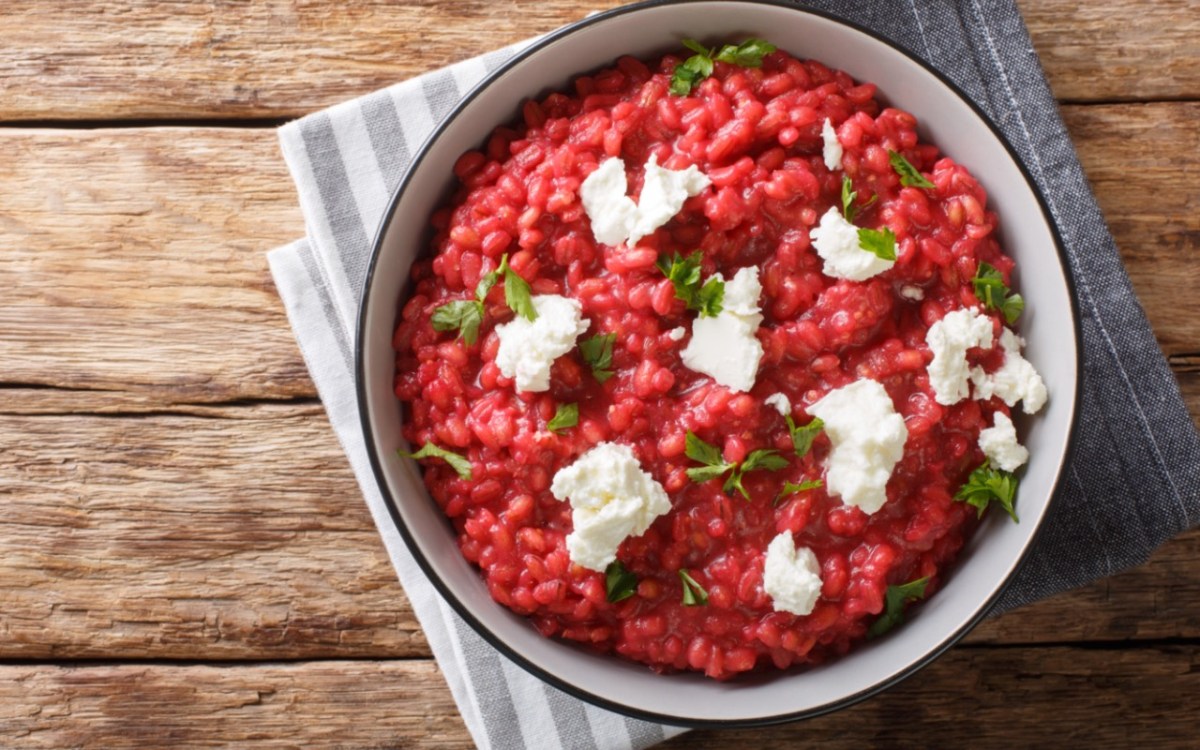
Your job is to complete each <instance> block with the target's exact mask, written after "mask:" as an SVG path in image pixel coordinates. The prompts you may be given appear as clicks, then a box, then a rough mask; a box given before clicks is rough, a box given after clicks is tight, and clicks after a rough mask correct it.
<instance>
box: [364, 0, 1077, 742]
mask: <svg viewBox="0 0 1200 750" xmlns="http://www.w3.org/2000/svg"><path fill="white" fill-rule="evenodd" d="M691 1H692V0H642V1H641V2H637V3H632V4H630V5H624V6H621V7H617V8H612V9H610V10H606V11H602V12H599V13H594V14H591V15H588V16H586V17H585V18H581V19H579V20H578V21H574V22H572V23H569V24H567V25H565V26H562V27H560V28H558V29H555V30H554V31H552V32H550V33H548V34H546V35H544V36H542V37H540V38H538V39H537V40H536V41H534V42H532V43H530V44H529V45H528V46H526V47H525V48H523V49H521V50H520V51H519V52H517V53H516V54H514V55H513V56H512V57H510V58H509V59H508V60H506V61H504V63H502V64H501V65H500V66H499V67H497V68H496V69H495V70H493V71H492V72H491V73H488V74H487V75H486V76H484V77H483V78H482V79H481V80H480V81H479V82H478V83H477V84H475V85H474V86H473V87H472V88H471V90H470V91H468V92H467V93H466V94H465V95H464V96H463V97H461V98H460V99H459V101H458V102H457V103H456V104H455V105H454V107H453V108H451V109H450V111H449V112H447V113H446V115H445V116H444V117H442V118H441V119H440V120H439V121H438V123H437V124H436V125H435V126H434V128H433V130H432V131H431V132H430V133H429V135H428V136H427V137H426V138H425V140H424V141H423V142H422V143H421V147H420V148H419V149H418V150H417V151H416V152H415V154H414V155H413V158H412V161H411V163H410V164H409V165H408V168H407V169H406V170H405V172H404V175H403V176H402V177H401V179H400V182H399V183H398V184H397V185H396V187H395V189H394V190H393V191H392V195H391V197H390V198H389V199H388V204H387V208H386V209H385V211H384V213H383V216H382V217H381V218H380V221H379V227H378V229H377V230H376V234H375V238H374V240H373V241H372V244H371V257H370V260H369V263H368V265H367V272H366V277H365V278H364V280H363V285H362V294H361V295H360V300H361V301H360V302H359V308H358V315H357V316H356V325H357V329H356V331H355V337H354V383H355V392H356V401H357V406H358V412H359V425H360V427H361V429H362V433H363V438H364V443H365V444H366V449H367V456H368V458H369V460H370V464H371V471H372V473H373V475H374V478H375V481H376V484H377V485H378V488H379V492H380V495H381V496H382V497H383V500H384V504H385V505H386V506H387V509H388V515H389V516H390V517H391V520H392V523H393V525H394V526H395V527H396V530H397V531H398V532H399V534H400V536H401V538H402V539H403V540H404V543H405V545H406V546H407V547H408V550H409V552H411V553H412V556H413V558H414V559H415V560H416V562H417V564H418V566H420V568H421V571H422V572H423V573H424V574H425V577H426V578H427V579H428V580H429V582H430V583H432V584H433V586H434V588H435V589H436V590H437V592H438V594H439V595H440V596H441V597H442V598H443V599H444V600H445V601H446V602H447V603H448V604H449V605H450V606H451V607H452V608H453V609H454V611H455V613H457V614H458V616H459V617H461V618H462V619H463V620H464V621H465V622H466V623H467V624H468V625H469V626H470V627H471V628H472V629H473V630H474V631H475V632H476V633H478V634H479V636H480V637H482V638H483V639H484V640H485V641H486V642H487V643H488V644H489V645H491V646H492V647H493V648H495V649H496V650H497V651H499V652H500V653H501V654H503V655H504V656H505V657H506V658H508V659H509V660H510V661H512V662H513V663H514V664H516V665H517V666H519V667H521V668H522V669H524V670H525V671H526V672H528V673H530V674H532V675H533V676H535V677H537V678H538V679H541V680H542V681H544V682H546V683H548V684H550V685H552V686H553V687H556V688H558V689H559V690H562V691H563V692H565V693H567V694H568V695H571V696H573V697H575V698H578V699H580V700H583V701H586V702H587V703H590V704H592V705H594V706H598V707H600V708H604V709H607V710H609V711H613V712H616V713H618V714H621V715H624V716H628V717H631V718H634V719H640V720H643V721H650V722H658V723H662V724H668V725H672V726H680V727H687V728H689V729H704V728H713V729H721V728H723V729H733V728H752V727H765V726H772V725H776V724H785V723H788V722H792V721H798V720H801V719H809V718H815V717H818V716H823V715H825V714H829V713H832V712H834V711H838V710H841V709H843V708H847V707H849V706H852V705H854V704H857V703H860V702H862V701H864V700H866V699H868V698H870V697H872V696H874V695H877V694H879V693H881V692H883V691H885V690H887V689H889V688H891V687H894V686H895V685H897V684H899V683H900V682H903V681H904V680H906V679H907V678H909V677H911V676H912V675H913V674H915V673H917V672H918V671H920V670H921V669H923V668H925V667H926V666H928V665H929V664H930V663H931V662H933V661H934V660H936V659H937V658H938V657H940V656H941V655H942V654H944V653H945V652H946V651H947V650H949V649H950V648H951V647H952V646H954V645H955V644H956V643H958V642H959V641H960V640H961V639H962V638H963V637H964V636H965V635H967V633H969V632H971V630H973V629H974V628H975V626H977V625H978V624H979V623H980V622H981V621H982V620H983V619H984V618H985V617H986V616H987V615H988V613H989V612H991V610H992V609H993V607H994V606H995V605H996V603H997V602H998V601H999V600H1000V598H1001V596H1003V594H1004V592H1005V591H1007V590H1008V588H1009V587H1010V586H1011V585H1012V582H1013V580H1014V579H1015V578H1016V577H1017V574H1018V572H1019V571H1020V570H1021V567H1022V565H1023V564H1024V563H1025V562H1026V560H1027V558H1028V557H1029V553H1030V552H1031V551H1032V550H1033V548H1034V547H1035V546H1036V545H1037V543H1038V541H1039V537H1040V536H1041V535H1043V532H1044V529H1045V520H1046V517H1047V516H1048V515H1049V514H1050V511H1051V509H1052V508H1053V506H1054V504H1055V503H1056V501H1057V498H1058V496H1059V494H1060V492H1061V490H1062V487H1063V484H1064V482H1065V481H1066V479H1065V474H1066V472H1064V471H1063V467H1065V466H1066V465H1067V464H1069V463H1070V462H1071V461H1072V460H1073V459H1074V457H1075V450H1076V448H1077V447H1078V435H1079V429H1080V421H1081V420H1080V403H1081V401H1082V397H1083V380H1084V353H1083V321H1082V317H1081V308H1080V304H1079V294H1078V288H1077V284H1076V279H1075V271H1074V268H1073V266H1072V264H1071V259H1070V256H1069V255H1068V254H1067V252H1066V245H1065V243H1064V241H1063V236H1062V230H1061V229H1060V228H1059V226H1058V223H1057V222H1056V221H1055V220H1054V214H1053V212H1052V211H1051V210H1050V207H1049V204H1048V202H1047V200H1046V197H1045V196H1044V195H1043V194H1042V192H1041V190H1039V189H1038V183H1037V180H1036V179H1034V177H1033V175H1032V174H1031V173H1030V171H1029V168H1028V167H1027V166H1026V165H1025V163H1024V162H1023V161H1021V159H1020V157H1019V156H1018V154H1017V151H1016V149H1015V148H1014V147H1013V145H1012V144H1011V143H1010V142H1009V140H1008V138H1007V137H1006V136H1005V135H1004V133H1003V132H1001V130H1000V128H999V127H998V126H997V125H996V123H995V122H994V121H993V120H992V118H991V116H990V115H988V114H987V112H985V111H984V110H983V108H982V107H980V106H979V105H978V104H977V103H976V102H975V101H974V100H973V99H971V97H970V96H968V95H967V94H966V92H964V91H963V90H962V88H960V87H959V86H958V85H957V84H956V83H954V82H953V81H952V80H950V78H949V77H948V76H946V75H945V74H943V73H942V72H941V71H939V70H938V69H936V68H934V67H933V66H932V65H930V64H929V63H927V62H925V61H924V60H923V59H921V58H919V57H917V56H916V55H914V54H913V53H911V52H909V51H908V50H906V49H905V48H903V47H901V46H900V45H898V44H897V43H895V42H893V41H892V40H890V39H888V38H887V37H885V36H883V35H882V34H880V33H879V32H877V31H875V30H873V29H870V28H867V27H865V26H863V25H861V24H858V23H856V22H854V21H849V20H846V19H844V18H841V17H838V16H836V15H834V14H832V13H828V12H826V11H823V10H817V9H813V8H805V7H801V6H798V5H796V4H793V3H791V2H788V0H719V1H720V2H725V3H730V4H742V5H766V6H774V7H781V8H786V9H788V10H791V11H794V12H797V13H801V14H807V15H812V16H817V17H820V18H823V19H825V20H828V21H832V22H834V23H837V24H840V25H843V26H846V27H848V28H850V29H852V30H854V31H858V32H860V33H862V34H865V35H867V36H869V37H871V38H872V39H873V40H874V41H876V42H878V43H880V44H883V45H885V46H887V47H889V48H891V49H892V50H893V51H894V52H897V53H899V54H901V55H903V56H904V57H906V58H908V59H909V60H910V61H912V62H914V63H916V64H917V65H918V66H920V67H921V68H923V69H924V70H925V71H926V72H928V73H930V74H932V75H933V76H934V77H935V78H936V79H937V80H938V81H939V82H940V83H941V84H942V85H943V86H945V87H946V88H947V89H949V90H950V91H951V92H952V93H953V94H954V95H955V96H956V97H957V98H958V99H959V100H961V101H962V102H963V103H964V104H966V105H967V106H968V107H969V108H970V109H971V111H972V112H974V114H975V115H976V116H977V117H978V118H979V119H980V120H981V121H982V122H983V124H984V125H985V126H986V127H987V128H988V130H990V131H991V133H992V135H993V136H995V138H996V140H997V141H998V142H999V143H1000V144H1001V146H1003V148H1004V151H1005V152H1006V154H1007V156H1008V158H1009V159H1010V160H1011V161H1012V162H1013V164H1014V165H1015V166H1016V167H1017V169H1018V171H1019V172H1020V174H1021V177H1022V178H1023V180H1024V181H1025V184H1026V186H1027V187H1028V188H1029V190H1030V192H1031V193H1032V194H1033V197H1034V199H1035V200H1036V202H1037V205H1038V207H1039V209H1040V210H1041V213H1042V219H1043V221H1044V222H1045V223H1046V226H1047V227H1048V229H1049V230H1050V234H1051V236H1052V238H1053V240H1054V249H1055V252H1056V253H1057V255H1058V260H1059V264H1060V266H1061V267H1062V269H1063V278H1064V280H1065V282H1066V286H1067V292H1068V296H1069V297H1070V299H1069V304H1070V309H1071V317H1072V328H1073V334H1074V336H1075V342H1076V346H1075V363H1074V365H1075V372H1076V377H1075V392H1074V394H1072V398H1073V402H1072V406H1073V408H1072V412H1071V421H1070V425H1069V427H1068V430H1067V436H1066V444H1065V446H1064V448H1063V453H1062V455H1063V459H1062V463H1061V464H1060V466H1059V468H1058V472H1057V474H1056V476H1055V480H1054V485H1053V487H1051V489H1050V497H1049V498H1048V499H1047V503H1046V509H1045V511H1043V513H1042V515H1041V517H1040V518H1039V519H1038V522H1037V527H1036V528H1035V529H1034V531H1033V533H1032V534H1031V535H1030V537H1029V541H1028V542H1027V543H1026V545H1025V547H1024V548H1023V549H1022V550H1021V553H1020V555H1019V556H1018V557H1017V559H1016V561H1015V562H1014V564H1013V566H1012V568H1011V571H1010V573H1009V575H1008V576H1007V577H1006V578H1005V579H1004V580H1003V581H1002V582H1001V583H1000V585H999V586H997V587H996V589H995V591H994V592H993V593H992V595H991V596H990V597H989V598H988V599H987V600H986V601H985V602H984V603H983V604H982V605H981V606H980V607H979V609H978V610H977V611H976V612H975V613H974V614H973V615H972V616H971V617H970V619H968V620H967V621H966V622H965V623H964V624H963V626H962V627H960V628H959V629H957V630H956V631H954V632H951V633H949V634H948V635H947V636H946V637H945V638H944V639H943V640H942V641H941V643H939V644H938V645H937V646H936V647H934V648H932V649H930V650H929V651H928V652H926V653H925V654H924V655H923V656H922V657H921V658H919V659H916V660H915V661H913V662H911V663H910V664H909V665H908V666H907V667H905V668H904V669H901V670H899V671H898V672H896V673H895V674H893V675H890V676H889V677H888V678H887V679H884V680H882V681H880V682H878V683H876V684H874V685H872V686H871V687H869V688H866V689H864V690H860V691H858V692H856V693H852V694H850V695H847V696H844V697H842V698H839V699H837V700H834V701H831V702H829V703H824V704H822V705H819V706H816V707H813V708H809V709H803V710H800V711H793V712H789V713H783V714H774V715H770V716H762V717H754V718H749V719H685V718H681V717H676V716H671V715H668V714H661V713H657V712H654V711H648V710H645V709H641V708H637V707H635V706H629V705H626V704H622V703H618V702H615V701H611V700H608V699H606V698H603V697H600V696H597V695H595V694H593V693H591V692H589V691H587V690H585V689H583V688H581V687H579V686H577V685H575V684H574V683H571V682H568V681H567V680H565V679H564V678H562V677H559V676H557V675H555V674H552V673H550V672H548V671H547V670H545V669H542V668H541V667H539V666H537V665H536V664H534V663H532V662H530V661H529V660H528V659H526V658H525V657H524V656H522V655H521V654H519V653H517V652H516V651H515V650H514V649H512V648H511V647H509V646H508V644H506V643H505V642H504V641H503V640H502V639H501V638H499V637H498V636H497V635H495V634H494V633H493V632H492V631H491V630H490V629H489V628H488V627H487V626H486V625H485V624H484V623H482V622H480V621H479V620H478V619H477V618H476V617H475V616H474V615H473V614H472V613H471V612H470V610H468V609H467V607H466V606H465V605H464V604H463V603H462V602H460V601H459V600H458V598H457V597H456V596H455V595H454V594H453V592H452V591H451V590H450V588H449V586H447V585H446V584H445V583H444V582H443V581H442V580H441V578H440V577H438V576H437V574H436V572H435V571H434V569H433V567H432V565H431V564H430V562H429V561H428V560H427V559H426V557H425V555H424V554H423V553H422V551H421V548H420V545H419V544H418V543H417V540H416V539H415V538H414V537H413V535H412V533H411V532H410V531H409V529H408V526H407V525H406V524H405V523H404V520H403V518H402V517H401V515H400V510H399V506H398V504H397V502H396V499H395V498H394V497H393V496H392V493H391V490H390V489H389V487H388V482H387V477H386V474H385V472H384V469H383V462H382V460H381V458H380V455H379V452H378V451H377V450H376V447H375V441H374V439H373V435H374V432H375V430H374V425H373V423H372V419H371V412H370V409H369V401H368V396H367V389H366V387H365V385H364V383H365V375H366V373H365V347H366V333H365V330H366V326H365V323H366V320H367V314H368V309H369V307H370V301H371V290H372V288H373V286H374V284H373V281H374V278H375V271H376V268H377V267H378V261H379V257H380V255H381V253H382V249H383V242H384V238H385V236H386V235H387V230H388V227H389V225H390V224H391V221H392V218H393V216H394V214H395V212H396V209H397V206H398V205H399V203H400V199H401V197H402V196H403V195H404V193H405V191H406V190H407V189H408V187H409V183H410V182H411V180H412V177H413V175H414V174H415V172H416V171H417V168H418V167H419V166H420V165H421V163H422V162H423V161H424V159H425V157H426V156H427V155H428V153H429V151H430V149H431V148H432V146H433V144H434V142H435V141H437V139H438V138H439V137H440V136H441V135H442V132H443V131H444V130H445V129H446V128H447V127H448V126H449V125H450V123H452V122H453V121H454V120H455V119H456V118H457V117H458V116H459V115H460V114H461V113H462V112H463V110H465V109H466V108H467V106H468V105H470V103H471V102H472V101H474V99H475V98H476V97H477V96H479V95H480V94H481V93H482V92H483V91H484V90H485V89H487V88H488V87H489V86H490V85H491V84H492V83H493V82H494V81H496V80H498V79H499V78H501V77H503V76H504V75H506V74H507V73H508V71H509V70H511V69H512V68H513V67H515V66H517V65H518V64H519V63H521V62H522V61H524V60H525V59H527V58H529V57H531V56H533V55H535V54H536V53H538V52H539V51H540V50H542V49H543V48H544V47H547V46H549V45H551V44H553V43H555V42H557V41H559V40H560V39H563V38H565V37H567V36H570V35H572V34H574V33H575V32H577V31H579V30H581V29H584V28H587V27H590V26H593V25H595V24H598V23H602V22H604V21H606V20H608V19H610V18H614V17H617V16H622V15H625V14H628V13H635V12H638V11H640V10H645V9H648V8H659V7H664V6H673V5H680V6H682V5H686V4H687V3H689V2H691ZM548 640H549V639H548Z"/></svg>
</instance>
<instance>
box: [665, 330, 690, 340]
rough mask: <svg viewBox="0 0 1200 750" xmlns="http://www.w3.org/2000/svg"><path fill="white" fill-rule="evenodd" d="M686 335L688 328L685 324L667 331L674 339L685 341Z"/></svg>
mask: <svg viewBox="0 0 1200 750" xmlns="http://www.w3.org/2000/svg"><path fill="white" fill-rule="evenodd" d="M686 335H687V329H685V328H684V327H683V326H678V327H676V328H672V329H671V330H669V331H667V336H669V337H670V338H671V340H672V341H683V337H684V336H686Z"/></svg>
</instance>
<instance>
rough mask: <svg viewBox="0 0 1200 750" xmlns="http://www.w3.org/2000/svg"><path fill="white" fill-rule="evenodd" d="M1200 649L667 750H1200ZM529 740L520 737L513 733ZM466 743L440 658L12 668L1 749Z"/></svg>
mask: <svg viewBox="0 0 1200 750" xmlns="http://www.w3.org/2000/svg"><path fill="white" fill-rule="evenodd" d="M1197 712H1200V648H1197V647H1195V646H1190V647H1174V648H1151V649H1128V650H1089V649H1076V648H1038V649H1020V648H1015V649H956V650H954V651H951V652H950V653H948V654H946V655H945V656H943V657H942V658H941V659H940V660H939V661H937V662H935V663H934V664H933V665H931V666H930V667H928V668H927V669H925V670H924V671H922V672H921V673H919V674H917V675H916V676H915V677H912V678H910V679H909V680H908V681H907V682H905V683H903V684H901V685H900V686H898V687H896V688H894V689H892V690H890V691H888V692H886V693H884V694H882V695H880V696H877V697H875V698H873V699H871V700H869V701H867V702H866V703H863V704H859V705H857V706H854V707H852V708H849V709H846V710H844V711H840V712H838V713H835V714H831V715H828V716H823V717H819V718H816V719H811V720H809V721H805V722H802V723H797V724H789V725H784V726H779V727H768V728H764V729H756V730H740V731H736V732H732V731H717V730H704V731H697V732H693V733H690V734H687V735H684V736H682V737H680V738H678V739H676V740H673V741H671V742H669V743H667V744H666V745H664V746H663V747H664V748H694V749H697V750H699V749H703V748H719V747H728V746H729V745H730V743H737V744H739V745H745V746H747V747H755V748H762V749H763V750H775V749H776V748H778V749H779V750H782V749H783V748H792V747H796V746H797V744H798V743H803V745H804V746H810V745H811V746H814V747H822V748H830V749H831V750H837V749H839V748H847V749H848V750H851V749H853V750H857V749H858V748H861V747H863V746H864V745H866V746H882V747H963V746H967V745H969V746H970V747H973V748H993V747H994V748H1005V749H1006V748H1011V747H1037V746H1040V745H1042V744H1043V743H1044V742H1045V741H1046V738H1047V737H1055V738H1058V739H1059V740H1061V741H1062V742H1064V743H1066V744H1069V745H1070V746H1072V747H1075V746H1099V747H1128V746H1130V745H1131V744H1133V742H1134V741H1137V742H1139V743H1140V742H1153V743H1154V746H1155V747H1158V748H1165V749H1169V750H1170V749H1174V748H1190V747H1194V746H1195V726H1194V721H1193V719H1194V717H1195V716H1196V714H1197ZM514 730H515V728H514ZM168 741H169V742H170V744H172V745H176V746H182V747H227V746H236V747H245V748H285V747H305V748H310V749H317V748H345V747H378V748H383V747H405V748H409V747H416V748H422V747H438V748H467V747H471V741H470V738H469V736H468V735H467V734H466V730H465V727H464V726H463V724H462V721H461V719H460V718H459V716H458V714H457V712H456V710H455V708H454V706H453V704H452V702H451V701H450V698H449V691H448V690H447V689H446V687H445V684H444V683H443V682H442V678H441V676H440V675H439V674H438V673H437V670H436V669H435V668H434V666H433V665H432V664H431V663H429V662H423V661H391V662H361V661H353V662H339V661H333V662H309V663H298V664H285V665H280V664H263V665H244V666H239V667H237V668H234V669H230V668H226V667H222V666H207V665H194V666H169V665H99V666H67V667H64V666H53V665H28V666H23V665H9V666H0V744H4V745H12V744H14V743H19V744H20V746H21V747H22V748H29V749H30V750H33V749H35V748H61V747H106V748H114V749H118V748H140V747H144V746H146V745H147V744H151V745H160V744H165V743H166V742H168Z"/></svg>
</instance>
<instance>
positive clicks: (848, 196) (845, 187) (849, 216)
mask: <svg viewBox="0 0 1200 750" xmlns="http://www.w3.org/2000/svg"><path fill="white" fill-rule="evenodd" d="M852 187H853V185H852V183H851V182H850V178H849V177H846V176H845V175H843V176H842V215H843V216H845V217H846V221H848V222H850V223H851V224H853V223H854V217H855V216H858V211H859V209H860V208H866V207H867V206H869V205H871V204H872V203H874V202H875V201H877V200H879V196H878V195H872V196H871V200H869V201H867V202H866V203H864V204H862V206H856V205H854V199H855V198H857V197H858V193H857V192H856V191H854V190H851V188H852Z"/></svg>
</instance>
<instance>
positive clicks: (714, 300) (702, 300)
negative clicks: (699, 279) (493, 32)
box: [689, 276, 725, 318]
mask: <svg viewBox="0 0 1200 750" xmlns="http://www.w3.org/2000/svg"><path fill="white" fill-rule="evenodd" d="M724 302H725V282H724V281H721V280H720V279H718V278H716V277H715V276H714V277H712V278H710V279H709V280H708V281H706V282H704V286H702V287H700V291H698V292H696V307H695V309H696V310H698V311H699V312H700V317H702V318H715V317H717V313H719V312H721V310H723V309H724ZM689 307H690V305H689Z"/></svg>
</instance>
